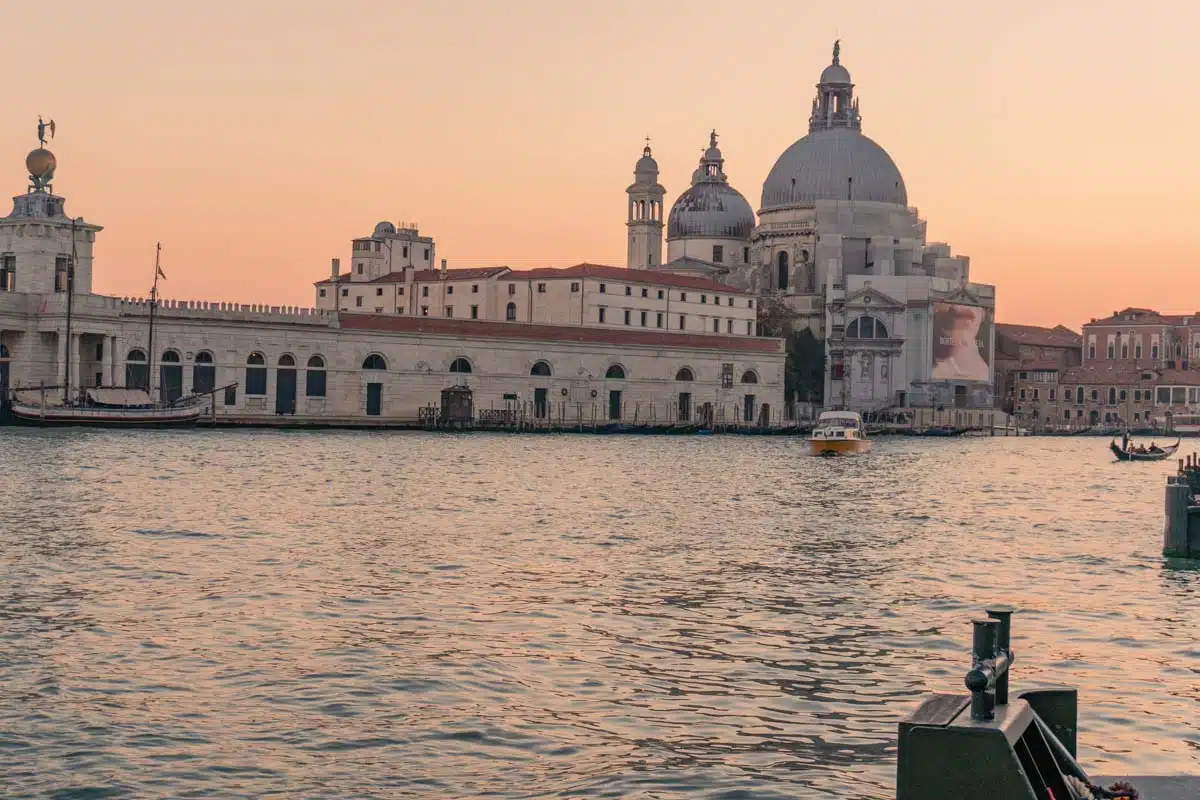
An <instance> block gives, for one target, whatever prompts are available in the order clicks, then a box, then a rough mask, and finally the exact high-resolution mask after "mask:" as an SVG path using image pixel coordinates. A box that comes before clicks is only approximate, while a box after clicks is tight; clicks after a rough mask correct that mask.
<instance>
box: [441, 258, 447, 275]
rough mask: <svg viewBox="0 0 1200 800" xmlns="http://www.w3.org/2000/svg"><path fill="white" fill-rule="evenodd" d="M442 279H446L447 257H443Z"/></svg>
mask: <svg viewBox="0 0 1200 800" xmlns="http://www.w3.org/2000/svg"><path fill="white" fill-rule="evenodd" d="M442 280H446V259H444V258H443V259H442Z"/></svg>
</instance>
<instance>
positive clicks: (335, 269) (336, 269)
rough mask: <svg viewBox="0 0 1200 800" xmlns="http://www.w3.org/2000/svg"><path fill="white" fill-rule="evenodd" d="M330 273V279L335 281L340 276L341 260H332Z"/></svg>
mask: <svg viewBox="0 0 1200 800" xmlns="http://www.w3.org/2000/svg"><path fill="white" fill-rule="evenodd" d="M330 272H331V277H332V278H333V279H334V280H337V277H338V275H341V274H342V260H341V259H340V258H335V259H334V260H333V266H332V267H331V268H330Z"/></svg>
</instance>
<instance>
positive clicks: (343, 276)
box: [313, 272, 350, 286]
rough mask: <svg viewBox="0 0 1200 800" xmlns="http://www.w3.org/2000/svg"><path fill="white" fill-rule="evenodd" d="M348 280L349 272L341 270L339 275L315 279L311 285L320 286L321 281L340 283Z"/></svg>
mask: <svg viewBox="0 0 1200 800" xmlns="http://www.w3.org/2000/svg"><path fill="white" fill-rule="evenodd" d="M348 280H350V273H349V272H343V273H342V274H341V275H338V276H337V277H336V278H326V279H325V280H323V281H315V282H314V283H313V286H320V285H321V284H323V283H341V282H342V281H348Z"/></svg>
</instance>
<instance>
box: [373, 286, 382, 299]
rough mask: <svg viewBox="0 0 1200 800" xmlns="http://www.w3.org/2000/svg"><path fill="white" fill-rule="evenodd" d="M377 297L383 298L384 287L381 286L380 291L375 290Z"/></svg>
mask: <svg viewBox="0 0 1200 800" xmlns="http://www.w3.org/2000/svg"><path fill="white" fill-rule="evenodd" d="M375 296H376V297H383V287H382V286H380V287H379V288H378V289H376V290H375Z"/></svg>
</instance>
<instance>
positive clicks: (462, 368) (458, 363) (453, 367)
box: [450, 356, 471, 372]
mask: <svg viewBox="0 0 1200 800" xmlns="http://www.w3.org/2000/svg"><path fill="white" fill-rule="evenodd" d="M450 371H451V372H470V371H471V362H470V361H467V360H466V359H465V358H463V357H462V356H459V357H458V358H456V359H454V361H452V362H450Z"/></svg>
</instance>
